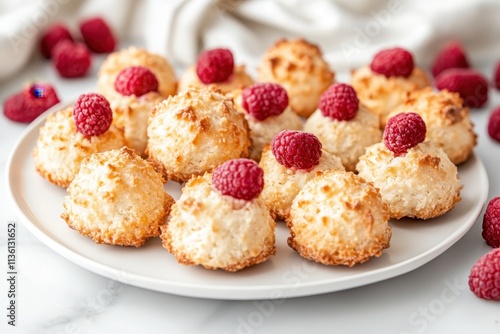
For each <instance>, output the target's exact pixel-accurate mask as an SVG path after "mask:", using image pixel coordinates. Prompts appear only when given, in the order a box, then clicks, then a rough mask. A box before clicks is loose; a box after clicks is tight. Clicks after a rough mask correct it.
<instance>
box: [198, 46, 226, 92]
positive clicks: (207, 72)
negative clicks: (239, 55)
mask: <svg viewBox="0 0 500 334" xmlns="http://www.w3.org/2000/svg"><path fill="white" fill-rule="evenodd" d="M233 69H234V58H233V53H232V52H231V51H230V50H228V49H221V48H219V49H211V50H206V51H203V52H202V53H200V55H199V56H198V61H197V62H196V74H198V78H199V79H200V80H201V82H203V83H204V84H210V83H217V82H223V81H225V80H226V79H227V78H229V76H230V75H231V74H232V73H233Z"/></svg>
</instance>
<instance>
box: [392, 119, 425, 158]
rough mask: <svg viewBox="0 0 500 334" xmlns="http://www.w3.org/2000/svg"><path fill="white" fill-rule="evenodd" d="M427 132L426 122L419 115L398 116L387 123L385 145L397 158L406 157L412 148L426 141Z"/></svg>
mask: <svg viewBox="0 0 500 334" xmlns="http://www.w3.org/2000/svg"><path fill="white" fill-rule="evenodd" d="M426 131H427V128H426V126H425V122H424V120H423V119H422V117H420V115H419V114H417V113H414V112H410V113H401V114H397V115H395V116H393V117H391V118H389V120H388V121H387V125H386V127H385V129H384V144H385V146H386V147H387V148H388V149H389V150H391V151H392V152H394V154H395V155H396V156H400V155H405V154H406V152H408V150H409V149H410V148H412V147H414V146H416V145H418V144H420V143H421V142H423V141H424V140H425V133H426Z"/></svg>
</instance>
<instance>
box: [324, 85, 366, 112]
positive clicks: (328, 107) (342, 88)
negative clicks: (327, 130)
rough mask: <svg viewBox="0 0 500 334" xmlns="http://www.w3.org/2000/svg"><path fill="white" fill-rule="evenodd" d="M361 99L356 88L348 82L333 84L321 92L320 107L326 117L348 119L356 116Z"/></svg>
mask: <svg viewBox="0 0 500 334" xmlns="http://www.w3.org/2000/svg"><path fill="white" fill-rule="evenodd" d="M358 105H359V100H358V96H357V95H356V92H355V91H354V89H353V88H352V87H351V86H349V85H346V84H342V83H338V84H333V85H331V86H330V87H329V88H328V89H327V90H326V91H324V92H323V94H321V97H320V99H319V109H320V110H321V113H322V114H323V115H324V116H325V117H330V118H332V119H336V120H339V121H348V120H350V119H353V118H354V116H356V112H357V111H358Z"/></svg>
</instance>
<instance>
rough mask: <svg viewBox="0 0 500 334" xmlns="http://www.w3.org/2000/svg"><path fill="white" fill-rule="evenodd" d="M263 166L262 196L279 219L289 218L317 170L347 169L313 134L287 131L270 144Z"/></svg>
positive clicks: (264, 154)
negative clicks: (298, 195) (298, 197)
mask: <svg viewBox="0 0 500 334" xmlns="http://www.w3.org/2000/svg"><path fill="white" fill-rule="evenodd" d="M259 166H260V167H261V168H262V169H263V170H264V181H265V182H264V189H263V190H262V194H261V198H262V200H263V201H264V203H266V205H267V207H268V208H269V211H270V212H271V215H272V216H273V217H274V218H275V219H283V220H288V219H289V217H290V208H291V206H292V202H293V199H294V198H295V196H297V194H298V193H299V191H300V190H301V189H302V188H303V187H304V185H305V184H306V183H307V181H309V180H310V179H312V178H313V177H314V176H315V175H316V173H318V172H324V171H327V170H330V169H340V170H344V167H343V166H342V162H341V161H340V158H338V157H337V156H335V155H332V154H330V153H328V152H326V151H324V150H322V149H321V143H320V141H319V140H318V138H316V137H315V136H314V135H313V134H310V133H306V132H300V131H291V130H285V131H282V132H280V133H279V134H278V135H276V137H275V138H274V140H273V142H272V143H271V145H266V146H265V147H264V150H263V152H262V159H261V160H260V163H259Z"/></svg>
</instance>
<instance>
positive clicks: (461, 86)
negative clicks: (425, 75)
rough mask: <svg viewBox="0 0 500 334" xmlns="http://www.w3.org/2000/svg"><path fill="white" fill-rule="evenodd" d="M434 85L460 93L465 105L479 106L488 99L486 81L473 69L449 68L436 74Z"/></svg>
mask: <svg viewBox="0 0 500 334" xmlns="http://www.w3.org/2000/svg"><path fill="white" fill-rule="evenodd" d="M436 87H437V89H439V90H443V89H447V90H449V91H450V92H456V93H458V94H460V97H461V98H462V99H463V100H464V105H466V106H467V107H471V108H480V107H482V106H483V105H484V104H485V103H486V101H488V82H487V81H486V79H485V78H484V76H483V75H482V74H481V73H479V72H478V71H475V70H473V69H468V68H450V69H448V70H446V71H444V72H442V73H441V74H440V75H438V77H437V78H436Z"/></svg>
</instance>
